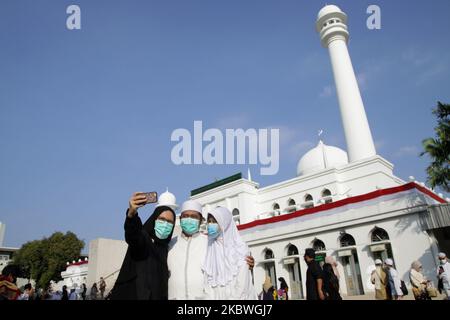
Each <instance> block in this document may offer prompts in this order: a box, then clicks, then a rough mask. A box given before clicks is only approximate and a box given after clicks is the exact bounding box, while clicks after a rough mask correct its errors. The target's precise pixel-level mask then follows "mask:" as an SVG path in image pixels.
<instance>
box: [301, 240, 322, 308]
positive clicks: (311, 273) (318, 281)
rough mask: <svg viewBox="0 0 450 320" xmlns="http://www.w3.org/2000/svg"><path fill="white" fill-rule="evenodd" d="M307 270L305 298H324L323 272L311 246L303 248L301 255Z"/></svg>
mask: <svg viewBox="0 0 450 320" xmlns="http://www.w3.org/2000/svg"><path fill="white" fill-rule="evenodd" d="M303 258H304V259H305V262H306V264H307V265H308V270H307V271H306V300H325V294H324V293H323V274H322V269H321V268H320V265H319V263H318V262H317V261H316V260H315V259H316V252H315V250H314V249H312V248H308V249H306V250H305V255H304V256H303Z"/></svg>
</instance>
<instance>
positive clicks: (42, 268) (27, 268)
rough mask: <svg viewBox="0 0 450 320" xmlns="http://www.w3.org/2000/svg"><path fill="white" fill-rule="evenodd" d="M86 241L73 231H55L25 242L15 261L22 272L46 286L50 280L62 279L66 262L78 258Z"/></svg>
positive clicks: (15, 255)
mask: <svg viewBox="0 0 450 320" xmlns="http://www.w3.org/2000/svg"><path fill="white" fill-rule="evenodd" d="M83 247H84V242H83V241H81V240H79V239H78V237H77V236H76V235H75V234H74V233H73V232H70V231H69V232H67V233H66V234H63V233H62V232H55V233H53V234H52V235H51V236H50V237H48V238H43V239H42V240H34V241H30V242H27V243H25V244H24V245H23V246H22V247H21V248H20V249H19V250H18V251H17V252H16V253H15V254H14V261H13V263H14V264H16V265H18V266H19V267H20V268H21V270H22V274H23V275H24V276H25V277H27V278H29V279H34V280H35V281H36V285H37V286H38V287H41V288H46V287H47V286H48V285H49V284H50V281H51V280H53V281H59V280H61V272H62V271H64V270H65V268H66V262H67V261H72V260H74V259H77V258H78V257H79V256H80V254H81V249H83Z"/></svg>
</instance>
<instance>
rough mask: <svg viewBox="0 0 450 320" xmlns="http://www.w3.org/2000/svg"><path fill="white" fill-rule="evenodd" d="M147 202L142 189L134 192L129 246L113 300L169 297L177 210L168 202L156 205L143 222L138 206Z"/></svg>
mask: <svg viewBox="0 0 450 320" xmlns="http://www.w3.org/2000/svg"><path fill="white" fill-rule="evenodd" d="M147 203H148V202H147V197H146V195H145V194H144V193H142V192H137V193H134V194H133V196H132V197H131V198H130V202H129V208H128V210H127V215H126V218H125V225H124V229H125V241H126V242H127V243H128V249H127V253H126V255H125V259H124V261H123V264H122V267H121V269H120V273H119V276H118V278H117V281H116V283H115V285H114V288H113V289H112V293H111V295H110V299H111V300H166V299H167V296H168V279H169V271H168V268H167V253H168V244H169V242H170V239H171V238H172V233H173V227H174V223H175V212H174V211H173V210H172V209H171V208H169V207H166V206H159V207H156V208H155V211H154V212H153V214H152V215H151V216H150V218H148V220H147V221H146V222H145V223H144V224H142V221H141V218H139V216H138V212H137V210H138V208H140V207H143V206H144V205H146V204H147Z"/></svg>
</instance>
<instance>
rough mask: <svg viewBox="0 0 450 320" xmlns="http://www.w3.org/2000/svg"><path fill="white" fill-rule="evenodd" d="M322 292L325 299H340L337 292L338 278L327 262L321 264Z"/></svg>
mask: <svg viewBox="0 0 450 320" xmlns="http://www.w3.org/2000/svg"><path fill="white" fill-rule="evenodd" d="M323 292H324V293H325V296H326V298H325V299H326V300H342V297H341V295H340V294H339V279H338V277H337V276H336V274H335V273H334V270H333V266H332V265H331V264H329V263H325V264H324V265H323Z"/></svg>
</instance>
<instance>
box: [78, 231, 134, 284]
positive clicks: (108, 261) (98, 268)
mask: <svg viewBox="0 0 450 320" xmlns="http://www.w3.org/2000/svg"><path fill="white" fill-rule="evenodd" d="M127 248H128V245H127V243H126V242H125V241H121V240H112V239H102V238H100V239H95V240H92V241H91V242H90V243H89V270H88V277H87V284H86V285H87V287H88V289H90V288H91V287H92V285H93V283H94V282H97V285H98V282H99V281H100V277H103V278H104V279H105V281H106V292H108V291H109V290H111V289H112V287H113V286H114V283H115V281H116V279H117V276H118V274H119V270H120V267H121V266H122V262H123V259H124V257H125V254H126V251H127Z"/></svg>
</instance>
